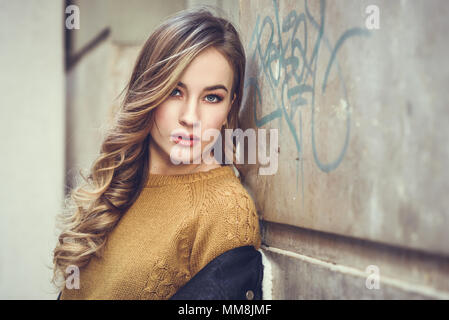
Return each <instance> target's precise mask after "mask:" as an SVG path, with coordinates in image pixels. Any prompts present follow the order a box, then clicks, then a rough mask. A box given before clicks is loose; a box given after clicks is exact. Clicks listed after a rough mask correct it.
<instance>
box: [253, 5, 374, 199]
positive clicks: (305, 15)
mask: <svg viewBox="0 0 449 320" xmlns="http://www.w3.org/2000/svg"><path fill="white" fill-rule="evenodd" d="M273 6H274V16H275V17H274V21H273V19H272V18H271V17H270V16H265V17H264V18H263V20H262V18H261V16H260V15H258V16H257V18H256V23H255V27H254V29H253V31H252V35H251V40H250V42H249V46H248V48H249V51H251V52H252V54H251V55H250V56H249V60H250V62H251V63H255V62H256V61H259V63H258V65H260V69H259V70H258V74H256V75H255V76H254V75H253V76H250V77H247V79H246V81H245V90H248V91H249V90H251V92H254V101H255V103H254V109H253V112H254V121H255V123H256V126H257V127H261V126H263V125H266V124H267V123H270V122H271V121H273V120H275V119H284V120H285V121H286V123H287V127H288V130H289V132H290V133H291V135H292V137H293V139H294V142H295V146H296V150H297V152H298V156H299V158H297V159H302V155H303V133H302V116H301V110H300V109H301V108H304V107H307V106H310V108H311V139H312V150H313V157H314V161H315V163H316V164H317V166H318V167H319V168H320V169H321V170H322V171H324V172H330V171H332V170H335V169H336V168H337V167H338V166H339V164H340V163H341V162H342V160H343V157H344V154H345V153H346V150H347V147H348V144H349V133H350V106H349V102H348V99H347V91H346V87H345V84H344V81H343V77H342V71H341V69H340V66H339V64H338V59H337V54H338V52H339V50H340V48H341V47H342V45H343V44H344V43H345V42H346V41H347V40H348V39H350V38H352V37H356V36H359V37H360V36H361V37H365V36H368V35H369V34H370V31H368V30H365V29H361V28H351V29H348V30H346V31H345V32H343V34H342V35H341V36H340V37H339V38H338V40H337V41H336V43H335V45H334V46H332V45H331V43H330V41H329V39H328V38H327V37H326V36H325V23H324V22H325V16H326V1H325V0H321V1H320V4H319V17H318V18H317V19H316V18H315V17H313V15H312V14H311V12H310V10H309V6H308V1H307V0H306V1H305V2H304V12H301V13H298V12H297V11H295V10H292V11H290V12H289V13H288V14H287V15H286V16H285V18H284V19H283V20H282V24H281V21H280V18H279V6H278V3H277V1H276V0H273ZM261 21H262V22H261ZM311 28H312V29H313V30H314V33H316V34H317V37H316V39H315V41H314V42H313V43H309V42H310V41H309V40H308V39H309V30H310V29H311ZM267 32H268V40H267V41H266V42H265V44H263V43H262V41H261V37H262V34H266V33H267ZM283 35H284V39H285V38H286V37H288V39H287V41H285V43H284V42H283V40H282V39H283V37H282V36H283ZM323 45H324V47H325V49H327V50H329V52H330V57H329V60H328V61H322V60H320V64H322V63H323V62H324V63H325V65H326V68H325V73H324V76H323V81H322V83H318V84H317V83H316V78H317V63H318V60H319V57H320V56H319V53H320V49H321V48H322V46H323ZM310 51H311V55H310V56H308V55H307V54H308V52H310ZM257 59H258V60H257ZM273 66H275V68H273ZM332 68H336V72H337V75H338V77H339V80H340V86H341V90H342V97H343V98H344V100H345V101H346V102H347V104H348V105H347V108H346V123H345V125H346V135H345V140H344V143H343V146H342V148H341V150H340V151H339V153H338V156H337V157H336V158H335V159H334V160H332V161H330V162H327V163H325V162H323V161H322V160H321V159H320V158H319V156H318V152H317V141H316V138H315V96H316V94H324V93H325V91H326V87H327V81H328V77H329V74H330V72H331V70H332ZM280 70H282V71H284V75H285V76H284V77H283V79H281V77H280V74H281V73H280ZM262 72H263V76H264V77H265V79H266V80H268V83H269V90H270V94H271V98H272V101H273V102H274V103H275V107H276V109H275V110H274V111H272V112H270V113H269V114H267V115H264V116H263V117H260V118H258V117H257V114H256V106H257V104H259V105H263V101H262V94H261V92H260V87H259V81H260V78H261V73H262ZM291 80H292V81H291ZM291 83H293V85H292V84H291ZM305 95H307V96H308V97H310V98H309V99H307V97H306V96H305ZM284 96H286V97H287V99H284ZM285 100H288V101H285ZM287 106H288V108H287ZM296 113H298V118H299V135H298V130H297V128H296V126H295V124H294V117H295V115H296ZM301 172H302V177H304V173H303V168H302V161H301ZM296 181H297V188H298V170H297V179H296ZM303 188H304V183H303ZM303 194H304V190H303Z"/></svg>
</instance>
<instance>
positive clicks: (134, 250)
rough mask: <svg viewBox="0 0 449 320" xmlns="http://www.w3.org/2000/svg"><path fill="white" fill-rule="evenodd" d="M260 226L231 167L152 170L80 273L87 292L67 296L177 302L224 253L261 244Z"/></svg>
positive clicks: (65, 292) (64, 296)
mask: <svg viewBox="0 0 449 320" xmlns="http://www.w3.org/2000/svg"><path fill="white" fill-rule="evenodd" d="M259 230H260V229H259V220H258V216H257V211H256V208H255V205H254V202H253V200H252V198H251V196H250V195H249V194H248V192H247V191H246V189H245V188H244V187H243V186H242V184H241V183H240V181H239V179H238V178H237V177H236V176H235V174H234V171H233V169H232V167H231V166H222V167H219V168H215V169H212V170H209V171H206V172H196V173H191V174H185V175H155V174H150V176H149V178H148V182H147V184H146V186H145V188H144V189H143V191H142V193H141V194H140V196H139V198H138V199H137V200H136V202H135V203H134V204H133V205H132V206H131V208H130V209H129V210H128V211H127V212H126V214H125V215H124V216H123V217H122V219H121V220H120V222H119V223H118V225H117V226H116V228H115V229H114V230H113V231H112V232H111V234H110V235H109V237H108V241H107V243H106V246H105V250H104V253H103V256H102V257H101V258H97V257H95V258H93V259H92V260H91V261H90V263H89V264H88V265H87V266H86V267H84V268H82V269H81V270H80V289H64V290H63V292H62V295H61V299H63V300H64V299H169V298H170V297H171V296H172V295H173V294H175V293H176V291H177V290H178V289H179V288H180V287H182V286H183V285H184V284H186V283H187V282H188V281H189V280H190V279H191V278H192V277H193V276H194V275H195V274H196V273H197V272H198V271H200V270H201V269H202V268H204V267H205V266H206V265H207V264H208V263H209V262H210V261H212V260H213V259H214V258H215V257H217V256H219V255H220V254H222V253H224V252H226V251H228V250H231V249H233V248H236V247H240V246H244V245H253V246H254V247H255V248H256V249H259V248H260V244H261V238H260V231H259Z"/></svg>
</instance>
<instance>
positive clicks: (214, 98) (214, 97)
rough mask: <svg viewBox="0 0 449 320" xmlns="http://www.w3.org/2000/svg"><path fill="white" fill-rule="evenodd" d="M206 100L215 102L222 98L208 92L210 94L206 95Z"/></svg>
mask: <svg viewBox="0 0 449 320" xmlns="http://www.w3.org/2000/svg"><path fill="white" fill-rule="evenodd" d="M206 100H207V102H211V103H217V102H220V101H221V100H223V99H222V98H221V97H219V96H217V95H215V94H210V95H208V96H206Z"/></svg>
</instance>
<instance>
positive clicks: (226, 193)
mask: <svg viewBox="0 0 449 320" xmlns="http://www.w3.org/2000/svg"><path fill="white" fill-rule="evenodd" d="M220 191H221V192H220V195H219V196H218V197H216V198H214V199H206V201H205V204H204V205H203V206H202V208H201V210H200V211H199V215H198V220H197V223H198V224H197V232H196V235H195V239H194V241H193V246H192V251H191V255H190V273H191V276H192V277H193V276H194V275H195V274H196V273H197V272H198V271H200V270H201V269H202V268H204V267H205V266H206V265H207V264H208V263H209V262H211V261H212V260H213V259H214V258H216V257H218V256H219V255H221V254H222V253H225V252H227V251H229V250H231V249H234V248H237V247H241V246H247V245H252V246H254V247H255V248H256V249H259V248H260V244H261V236H260V228H259V219H258V215H257V210H256V207H255V204H254V202H253V200H252V198H251V196H250V195H249V194H248V193H247V191H246V190H245V188H244V187H243V186H242V185H239V186H238V187H235V188H228V189H225V190H220Z"/></svg>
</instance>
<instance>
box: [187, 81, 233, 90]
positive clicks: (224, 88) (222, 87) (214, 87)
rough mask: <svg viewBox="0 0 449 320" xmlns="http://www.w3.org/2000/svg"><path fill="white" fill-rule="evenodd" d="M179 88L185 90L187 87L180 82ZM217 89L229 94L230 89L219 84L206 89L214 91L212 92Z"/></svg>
mask: <svg viewBox="0 0 449 320" xmlns="http://www.w3.org/2000/svg"><path fill="white" fill-rule="evenodd" d="M178 86H180V87H181V88H184V89H186V88H187V86H186V85H185V84H184V83H182V82H181V81H180V82H178ZM216 89H223V90H225V91H226V92H228V89H227V88H226V87H225V86H224V85H222V84H217V85H215V86H210V87H206V88H204V90H205V91H212V90H216Z"/></svg>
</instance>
